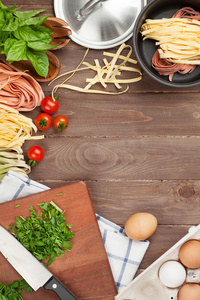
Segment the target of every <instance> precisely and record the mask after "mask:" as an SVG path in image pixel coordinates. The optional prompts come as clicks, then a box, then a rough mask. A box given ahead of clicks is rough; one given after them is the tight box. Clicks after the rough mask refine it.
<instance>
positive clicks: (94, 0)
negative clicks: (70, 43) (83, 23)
mask: <svg viewBox="0 0 200 300" xmlns="http://www.w3.org/2000/svg"><path fill="white" fill-rule="evenodd" d="M102 1H103V0H89V1H88V2H87V3H86V4H85V5H84V6H83V7H82V8H81V9H79V10H78V11H77V12H76V17H77V19H78V20H82V19H83V18H85V17H86V16H87V15H89V14H90V13H91V12H92V11H93V10H94V8H95V6H96V5H97V4H98V3H100V2H102Z"/></svg>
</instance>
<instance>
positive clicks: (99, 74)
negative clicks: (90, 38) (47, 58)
mask: <svg viewBox="0 0 200 300" xmlns="http://www.w3.org/2000/svg"><path fill="white" fill-rule="evenodd" d="M125 48H128V49H129V51H128V54H127V55H126V56H123V55H121V53H122V51H123V50H124V49H125ZM87 52H88V50H87ZM103 54H104V55H105V56H110V57H112V60H111V61H110V62H108V61H107V59H106V58H104V59H103V62H104V66H103V67H101V66H100V63H99V60H98V59H95V60H94V65H91V64H90V63H88V62H85V61H84V59H85V56H86V54H85V55H84V58H83V59H82V61H81V63H80V64H79V66H78V67H77V68H76V69H75V70H72V71H69V72H67V73H64V74H62V75H59V76H58V77H57V78H60V77H61V76H64V75H67V74H72V75H74V74H75V73H76V72H77V71H82V70H86V69H91V70H93V71H96V75H95V76H94V77H93V78H86V82H87V85H86V86H85V87H77V86H73V85H70V84H66V83H65V82H66V81H67V80H69V78H71V77H72V75H71V76H69V77H68V78H67V79H65V80H64V81H63V83H61V84H58V85H56V86H55V87H54V88H53V90H52V97H54V93H55V92H56V91H57V89H58V88H66V89H71V90H74V91H78V92H82V93H95V94H110V95H116V94H121V93H125V92H126V91H127V90H128V89H129V85H127V86H126V88H125V89H124V90H122V91H119V92H109V91H107V90H106V89H107V85H108V84H109V83H110V84H114V85H115V86H116V88H117V89H121V88H122V87H121V85H120V84H130V83H133V82H137V81H139V80H141V79H142V73H141V71H140V70H139V69H137V68H133V67H130V66H126V63H127V62H129V63H132V64H136V63H137V61H136V60H134V59H131V58H130V56H131V54H132V47H131V46H129V45H126V44H124V43H123V44H122V45H121V46H120V47H119V49H118V50H117V52H116V53H115V54H113V53H109V52H104V53H103ZM118 60H121V61H122V62H121V63H120V64H117V61H118ZM81 64H83V65H85V66H86V67H83V68H79V67H80V65H81ZM123 71H130V72H136V73H139V76H138V77H134V78H129V79H121V78H119V77H118V76H120V75H121V73H122V72H123ZM57 78H56V79H57ZM54 80H55V79H54ZM54 80H53V81H54ZM53 81H52V82H53ZM52 82H51V83H52ZM51 83H50V84H51ZM96 83H100V84H101V85H102V86H103V87H104V89H105V90H97V89H92V88H91V87H93V86H94V85H95V84H96Z"/></svg>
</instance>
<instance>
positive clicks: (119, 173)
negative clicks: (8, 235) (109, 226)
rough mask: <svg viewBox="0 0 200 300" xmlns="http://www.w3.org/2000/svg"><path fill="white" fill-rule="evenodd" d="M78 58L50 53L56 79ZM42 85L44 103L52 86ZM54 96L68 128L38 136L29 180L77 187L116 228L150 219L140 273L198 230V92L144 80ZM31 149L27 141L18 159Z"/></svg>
mask: <svg viewBox="0 0 200 300" xmlns="http://www.w3.org/2000/svg"><path fill="white" fill-rule="evenodd" d="M4 2H5V1H4ZM15 4H17V5H23V9H26V10H28V9H39V8H45V9H46V12H45V14H50V15H51V16H54V9H53V0H43V1H39V0H30V1H25V0H16V1H15ZM5 5H7V6H10V5H13V0H7V1H6V4H5ZM127 44H130V45H132V39H130V40H129V41H127ZM117 48H118V47H115V48H113V49H109V51H110V52H116V50H117ZM85 50H86V48H84V47H82V46H80V45H77V44H76V43H74V42H73V41H70V42H69V44H68V45H67V46H66V47H64V48H63V49H60V50H55V51H54V54H56V56H57V57H58V58H59V60H60V62H61V65H62V66H61V71H60V74H61V73H64V72H66V71H69V70H73V69H74V68H76V66H77V65H78V64H79V63H80V61H81V59H82V57H83V55H84V53H85ZM95 58H98V59H99V60H100V61H101V60H102V58H103V50H90V51H89V53H88V55H87V58H86V61H88V62H91V63H93V60H94V59H95ZM132 58H135V55H134V53H133V55H132ZM137 66H138V67H139V68H140V66H139V65H137ZM140 69H141V68H140ZM89 72H91V71H87V72H84V73H80V72H79V73H78V74H76V75H75V76H74V77H73V78H72V79H71V80H70V82H69V83H70V84H74V85H78V86H84V84H85V78H86V77H87V75H88V74H90V75H91V73H89ZM64 78H66V77H64ZM41 85H42V87H43V90H44V93H45V95H46V96H48V95H50V92H51V90H52V88H53V86H54V84H52V85H50V86H48V84H46V83H42V84H41ZM57 95H59V102H60V108H59V113H62V114H65V115H67V117H68V119H69V126H68V128H67V130H65V131H64V132H63V133H59V134H58V133H56V132H55V130H54V129H53V128H51V129H49V130H48V131H46V132H45V139H44V140H40V141H38V144H39V145H41V146H42V147H43V148H44V149H45V158H44V160H43V161H42V162H40V163H39V164H38V166H37V167H36V168H35V169H33V170H32V172H31V173H30V175H29V177H30V178H31V179H33V180H36V181H38V182H40V183H43V184H46V185H47V186H49V187H57V186H60V185H63V184H67V183H71V182H76V181H79V180H83V181H84V182H85V183H86V184H87V186H88V188H89V192H90V195H91V198H92V201H93V205H94V209H95V211H96V213H98V214H100V215H102V216H103V217H105V218H107V219H109V220H111V221H113V222H115V223H117V224H119V225H121V226H124V223H125V221H126V219H127V218H128V217H129V216H130V215H131V214H134V213H136V212H149V213H152V214H153V215H155V216H156V218H157V220H158V224H159V225H158V229H157V231H156V232H155V233H154V235H153V236H152V237H151V238H150V239H149V240H150V247H149V249H148V251H147V253H146V255H145V257H144V259H143V261H142V263H141V265H140V268H139V271H138V273H139V272H141V271H143V270H144V269H146V268H147V267H148V266H149V265H150V264H151V263H152V262H153V261H155V260H156V259H157V258H158V257H160V256H161V255H162V254H163V253H164V252H165V251H166V250H168V249H169V248H170V247H171V246H172V245H174V243H176V242H177V241H178V240H179V239H180V238H181V237H183V236H184V235H185V234H186V233H187V231H188V229H189V227H190V226H192V225H197V224H199V223H200V216H199V212H200V205H199V198H200V85H197V86H195V87H192V88H187V89H184V88H182V89H179V88H170V87H168V86H164V85H162V84H160V83H158V82H156V81H154V80H153V79H151V78H150V77H149V76H148V75H147V74H146V73H144V72H143V79H142V80H141V81H139V82H137V83H132V84H131V85H130V88H129V90H128V91H127V92H126V93H124V94H121V95H98V94H81V93H79V92H75V91H70V90H64V89H59V90H58V93H57ZM40 112H41V109H40V108H36V109H35V110H34V111H32V112H30V113H25V115H26V116H28V117H31V118H33V119H34V118H35V117H36V115H37V114H38V113H40ZM39 134H41V133H39ZM34 143H35V142H34V141H26V142H25V144H24V146H23V149H24V153H26V151H27V149H28V148H29V147H30V146H31V145H33V144H34Z"/></svg>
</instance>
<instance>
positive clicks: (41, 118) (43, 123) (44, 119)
mask: <svg viewBox="0 0 200 300" xmlns="http://www.w3.org/2000/svg"><path fill="white" fill-rule="evenodd" d="M51 124H52V117H51V116H50V115H48V114H46V113H41V114H39V115H38V116H37V117H36V118H35V125H36V126H37V128H38V129H40V130H47V129H49V128H50V126H51Z"/></svg>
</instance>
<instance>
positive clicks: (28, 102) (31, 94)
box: [0, 62, 44, 111]
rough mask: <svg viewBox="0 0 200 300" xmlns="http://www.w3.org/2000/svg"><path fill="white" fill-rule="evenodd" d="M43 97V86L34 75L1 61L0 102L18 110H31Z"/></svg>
mask: <svg viewBox="0 0 200 300" xmlns="http://www.w3.org/2000/svg"><path fill="white" fill-rule="evenodd" d="M43 98H44V93H43V91H42V88H41V86H40V84H39V83H38V82H37V81H36V80H35V79H34V78H33V77H32V76H30V75H29V74H27V73H26V72H18V71H14V70H13V69H12V68H11V67H10V66H8V65H6V64H5V63H3V62H0V102H2V103H4V104H5V105H8V106H10V107H12V108H15V109H16V110H18V111H30V110H33V109H34V108H35V107H36V106H39V105H40V104H41V100H42V99H43Z"/></svg>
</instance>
